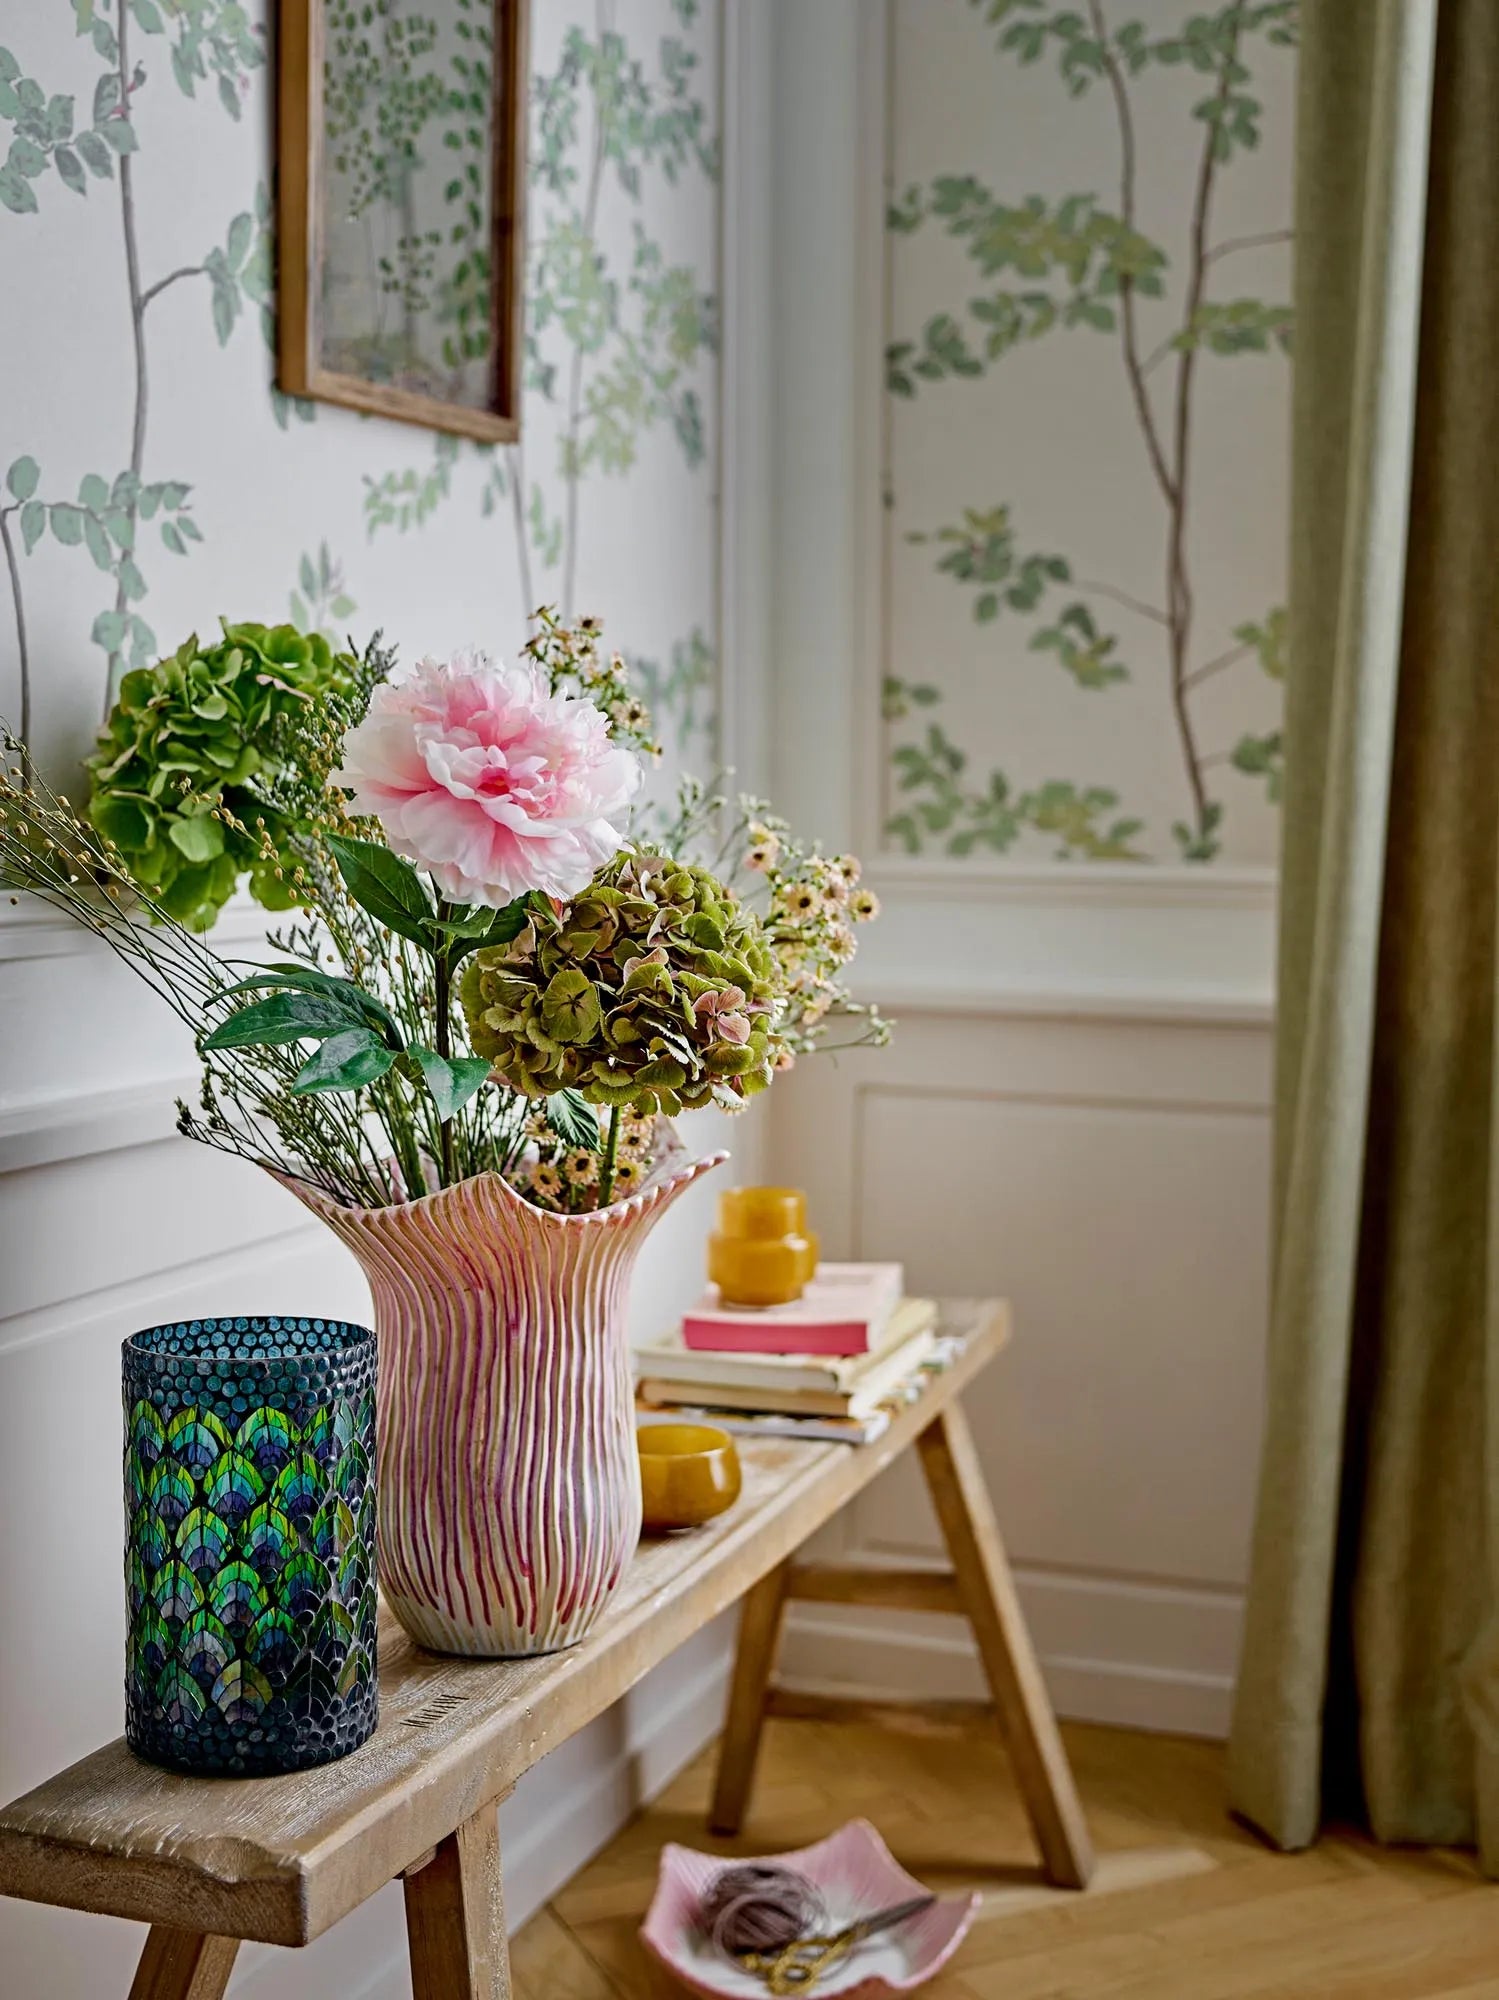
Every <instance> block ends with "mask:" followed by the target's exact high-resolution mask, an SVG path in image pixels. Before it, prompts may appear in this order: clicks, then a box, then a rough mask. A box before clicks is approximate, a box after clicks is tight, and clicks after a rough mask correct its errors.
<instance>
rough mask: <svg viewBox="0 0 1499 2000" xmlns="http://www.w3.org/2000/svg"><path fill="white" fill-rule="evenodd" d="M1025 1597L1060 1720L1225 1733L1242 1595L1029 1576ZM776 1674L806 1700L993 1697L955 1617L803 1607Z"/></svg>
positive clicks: (795, 1612)
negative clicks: (817, 1697) (810, 1695)
mask: <svg viewBox="0 0 1499 2000" xmlns="http://www.w3.org/2000/svg"><path fill="white" fill-rule="evenodd" d="M1017 1581H1018V1584H1019V1589H1020V1595H1021V1600H1022V1603H1023V1606H1024V1608H1025V1613H1026V1617H1027V1619H1028V1621H1029V1624H1030V1629H1031V1634H1032V1637H1033V1639H1034V1641H1035V1644H1036V1649H1037V1652H1038V1654H1039V1656H1040V1660H1041V1666H1042V1670H1043V1672H1044V1673H1045V1676H1046V1684H1047V1687H1048V1688H1049V1689H1050V1691H1051V1698H1052V1702H1053V1704H1054V1705H1055V1707H1056V1710H1057V1713H1058V1714H1059V1715H1062V1716H1065V1717H1068V1718H1070V1719H1072V1720H1074V1721H1080V1722H1102V1723H1112V1724H1114V1725H1116V1726H1118V1727H1121V1728H1127V1729H1150V1730H1157V1731H1160V1732H1162V1733H1164V1734H1170V1735H1178V1736H1202V1737H1209V1738H1221V1737H1224V1736H1226V1735H1227V1734H1228V1723H1229V1713H1230V1709H1231V1706H1232V1701H1233V1686H1234V1665H1235V1660H1236V1657H1237V1648H1238V1631H1239V1621H1240V1616H1241V1604H1240V1597H1239V1593H1238V1592H1236V1591H1231V1590H1217V1589H1207V1588H1203V1587H1201V1586H1187V1585H1181V1586H1178V1585H1174V1584H1169V1583H1162V1582H1156V1581H1142V1580H1137V1579H1131V1578H1107V1577H1100V1576H1087V1577H1076V1576H1069V1575H1067V1574H1065V1573H1057V1572H1048V1571H1044V1570H1032V1569H1022V1570H1020V1571H1019V1572H1018V1576H1017ZM780 1678H781V1679H782V1680H783V1681H785V1682H786V1683H787V1684H788V1685H789V1686H792V1687H796V1688H799V1689H801V1690H803V1691H805V1692H808V1693H820V1694H837V1693H844V1694H858V1695H860V1696H863V1697H864V1698H866V1699H871V1700H899V1699H902V1698H906V1699H909V1698H911V1697H919V1698H924V1699H935V1700H974V1699H980V1698H982V1697H983V1696H984V1695H985V1693H986V1688H985V1683H984V1678H983V1672H982V1669H981V1668H980V1665H979V1661H978V1655H977V1653H976V1651H975V1649H974V1645H973V1638H972V1634H971V1633H970V1632H969V1629H968V1627H967V1625H966V1624H965V1623H964V1622H963V1621H962V1620H961V1619H959V1618H946V1617H917V1616H907V1615H903V1614H900V1613H893V1612H874V1611H868V1610H854V1609H836V1608H833V1607H829V1606H825V1605H817V1606H812V1605H804V1604H796V1605H793V1606H792V1607H791V1610H790V1613H789V1615H788V1618H787V1627H786V1638H785V1642H784V1644H783V1647H782V1651H781V1663H780Z"/></svg>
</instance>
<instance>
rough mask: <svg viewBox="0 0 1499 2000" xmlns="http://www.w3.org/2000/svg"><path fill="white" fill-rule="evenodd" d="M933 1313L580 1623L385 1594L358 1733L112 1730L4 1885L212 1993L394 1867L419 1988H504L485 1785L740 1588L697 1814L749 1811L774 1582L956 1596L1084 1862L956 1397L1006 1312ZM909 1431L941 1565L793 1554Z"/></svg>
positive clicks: (1067, 1854) (454, 1996) (8, 1853)
mask: <svg viewBox="0 0 1499 2000" xmlns="http://www.w3.org/2000/svg"><path fill="white" fill-rule="evenodd" d="M944 1331H948V1332H954V1333H959V1334H962V1335H964V1336H965V1337H966V1338H965V1345H964V1347H963V1350H962V1353H961V1355H960V1356H959V1358H958V1359H957V1360H956V1361H955V1362H954V1363H953V1364H952V1366H951V1367H950V1368H949V1369H948V1370H947V1371H946V1372H945V1373H944V1374H942V1375H939V1376H938V1377H936V1378H935V1380H933V1381H932V1383H931V1384H930V1386H929V1387H928V1388H927V1389H926V1391H925V1393H924V1394H923V1395H922V1397H921V1398H920V1399H919V1401H917V1402H915V1403H913V1404H912V1405H910V1406H909V1407H908V1408H907V1409H905V1410H904V1411H902V1412H901V1414H900V1415H899V1416H897V1417H896V1419H895V1420H894V1422H893V1423H892V1425H891V1427H890V1429H889V1430H888V1431H887V1432H886V1433H885V1435H884V1436H883V1437H882V1438H881V1439H879V1440H878V1442H876V1443H874V1444H872V1445H866V1446H863V1447H860V1448H851V1447H849V1446H847V1445H841V1444H804V1443H794V1442H782V1441H780V1440H777V1439H766V1440H758V1439H757V1440H755V1441H753V1442H751V1441H748V1440H746V1441H744V1442H743V1443H742V1455H743V1460H744V1492H743V1495H742V1497H741V1499H740V1500H739V1502H738V1504H737V1505H736V1506H734V1507H733V1508H731V1509H730V1511H729V1512H728V1513H727V1514H724V1515H722V1516H721V1517H720V1518H719V1519H718V1520H717V1521H715V1522H713V1523H711V1524H710V1525H709V1526H708V1527H706V1528H703V1529H700V1530H698V1531H697V1532H695V1533H694V1534H691V1535H681V1536H673V1537H668V1538H665V1539H662V1540H656V1541H646V1542H643V1543H642V1544H641V1548H640V1552H639V1554H638V1555H637V1557H636V1559H635V1561H634V1563H633V1564H632V1566H631V1569H630V1572H629V1574H628V1576H627V1577H626V1578H625V1580H624V1582H623V1583H622V1585H621V1586H620V1589H619V1591H618V1592H617V1594H616V1595H615V1598H614V1600H613V1602H612V1603H611V1605H610V1606H609V1609H608V1610H607V1612H606V1613H605V1614H604V1616H603V1618H602V1619H601V1620H600V1622H599V1624H598V1626H597V1627H596V1629H595V1630H594V1632H593V1633H592V1634H591V1635H590V1637H589V1638H588V1639H586V1640H585V1641H584V1642H583V1643H582V1644H581V1645H579V1646H576V1647H574V1648H573V1649H572V1650H571V1651H569V1652H565V1653H556V1654H553V1655H551V1656H550V1657H548V1658H545V1659H538V1660H517V1661H483V1660H459V1659H448V1658H442V1657H439V1656H437V1655H435V1654H432V1653H426V1652H423V1651H422V1650H421V1649H420V1648H418V1647H417V1646H414V1645H413V1644H412V1642H411V1640H410V1639H408V1638H407V1637H406V1635H405V1633H404V1632H402V1631H401V1629H400V1627H399V1626H398V1625H396V1624H395V1622H394V1621H393V1620H391V1619H389V1618H382V1623H381V1627H380V1726H379V1729H378V1730H377V1732H376V1734H375V1736H374V1737H373V1738H372V1739H371V1741H370V1742H369V1743H367V1744H366V1745H365V1746H364V1748H363V1749H362V1750H358V1751H356V1752H355V1753H354V1755H353V1756H351V1757H346V1758H344V1759H343V1760H342V1761H341V1762H340V1763H336V1764H327V1765H324V1766H323V1767H322V1768H320V1769H318V1770H314V1771H304V1772H299V1773H297V1774H295V1775H293V1776H289V1777H280V1778H258V1779H204V1778H187V1777H182V1776H178V1775H175V1774H173V1773H172V1772H169V1771H163V1770H158V1769H157V1768H155V1767H154V1766H153V1765H150V1764H146V1763H143V1762H141V1761H140V1760H139V1759H138V1758H136V1757H135V1756H134V1755H133V1754H132V1753H131V1751H129V1750H128V1749H127V1748H126V1747H125V1744H124V1741H123V1739H121V1740H118V1741H116V1742H114V1743H111V1744H108V1745H107V1746H106V1747H105V1748H103V1749H101V1750H96V1751H95V1752H94V1753H93V1755H92V1756H89V1757H85V1758H84V1759H83V1760H82V1761H81V1762H80V1763H77V1764H74V1765H73V1766H72V1767H71V1769H69V1770H67V1771H64V1772H62V1773H61V1774H60V1775H59V1776H58V1777H56V1778H53V1779H52V1780H51V1781H50V1782H49V1783H47V1784H44V1785H41V1786H39V1787H38V1788H37V1789H36V1790H35V1791H33V1792H28V1793H27V1794H26V1795H25V1797H23V1798H20V1799H17V1800H15V1801H14V1803H13V1804H11V1805H10V1806H8V1807H6V1808H5V1810H4V1812H3V1813H0V1892H4V1893H5V1894H7V1895H11V1896H22V1897H27V1898H29V1899H31V1900H32V1901H34V1902H41V1903H57V1904H62V1905H64V1906H65V1907H66V1908H69V1909H75V1910H91V1911H96V1912H104V1913H107V1914H109V1915H111V1916H116V1917H128V1918H133V1919H136V1920H137V1921H140V1922H143V1923H148V1924H150V1925H151V1927H152V1928H151V1932H150V1935H149V1937H148V1938H147V1941H146V1945H145V1949H144V1952H143V1953H142V1956H141V1961H140V1966H139V1969H138V1970H137V1972H136V1976H135V1983H134V1985H133V1986H132V1988H131V1996H132V2000H217V1996H219V1995H220V1994H222V1993H223V1991H224V1987H225V1985H226V1984H227V1982H228V1979H229V1974H230V1971H231V1969H232V1967H233V1964H234V1958H235V1954H236V1952H237V1950H238V1948H239V1941H240V1940H241V1939H242V1938H262V1939H265V1940H268V1941H269V1942H270V1943H272V1944H282V1945H304V1944H308V1943H310V1942H311V1940H312V1939H313V1938H315V1937H318V1936H319V1935H320V1934H321V1933H322V1932H323V1931H325V1930H327V1929H328V1927H329V1926H330V1925H331V1924H335V1923H337V1922H338V1920H339V1918H340V1917H344V1916H347V1915H348V1913H349V1912H350V1911H351V1910H355V1909H357V1908H358V1907H359V1905H360V1904H361V1903H363V1902H364V1901H365V1899H366V1898H367V1897H369V1896H372V1895H373V1894H374V1893H375V1891H376V1890H377V1889H379V1888H381V1887H383V1886H384V1884H385V1883H387V1882H389V1881H391V1880H393V1879H394V1878H395V1877H396V1876H400V1877H402V1878H403V1882H404V1888H405V1896H406V1923H407V1931H408V1937H409V1944H410V1952H411V1973H412V1987H413V1991H414V1994H415V1996H416V2000H504V1996H506V1995H508V1993H509V1991H510V1981H509V1962H508V1948H507V1941H506V1932H505V1918H504V1905H503V1899H502V1895H501V1887H500V1853H499V1836H498V1832H497V1828H496V1821H495V1808H496V1806H497V1805H498V1804H499V1802H500V1801H501V1800H502V1799H503V1798H504V1797H505V1796H506V1795H507V1794H508V1793H509V1791H510V1790H511V1789H512V1787H513V1786H514V1785H515V1783H516V1781H517V1780H518V1779H519V1778H520V1777H521V1776H522V1775H523V1774H524V1773H525V1772H526V1771H529V1770H530V1769H531V1767H532V1766H533V1765H534V1764H536V1763H538V1762H539V1761H540V1760H541V1758H543V1757H544V1756H545V1755H546V1753H547V1752H548V1751H549V1750H552V1749H555V1748H556V1746H557V1745H558V1744H559V1743H561V1742H563V1741H565V1740H566V1739H567V1738H568V1737H569V1736H571V1735H573V1734H574V1733H575V1732H576V1731H577V1730H579V1729H581V1728H582V1727H583V1726H584V1725H585V1724H586V1723H588V1722H590V1721H591V1720H592V1719H593V1718H594V1717H595V1716H596V1715H600V1714H602V1713H603V1711H604V1710H605V1709H607V1708H608V1707H610V1705H611V1704H612V1703H614V1702H616V1701H618V1700H619V1698H620V1696H621V1695H623V1694H624V1693H625V1691H626V1690H627V1689H628V1688H630V1687H632V1686H633V1685H634V1684H635V1682H636V1681H638V1680H639V1679H640V1678H641V1676H642V1675H643V1674H646V1673H648V1672H649V1671H650V1669H651V1668H652V1667H654V1666H656V1665H657V1664H658V1663H659V1662H660V1661H662V1660H664V1659H665V1658H666V1657H667V1656H668V1655H669V1654H670V1653H671V1652H672V1651H673V1650H674V1649H675V1648H676V1647H677V1646H679V1645H681V1644H682V1642H683V1641H684V1640H685V1639H688V1638H690V1637H691V1636H692V1634H693V1633H694V1632H697V1631H699V1630H700V1629H701V1628H702V1627H703V1626H704V1625H706V1624H707V1623H708V1621H709V1620H710V1619H712V1618H714V1617H716V1616H717V1615H718V1613H719V1612H721V1611H723V1610H725V1609H726V1608H727V1607H728V1606H729V1605H731V1604H733V1603H734V1602H736V1600H737V1599H739V1598H741V1597H743V1598H744V1599H745V1604H744V1612H743V1617H742V1621H741V1627H740V1636H739V1649H738V1655H737V1659H736V1663H735V1668H734V1677H733V1686H732V1690H731V1694H730V1698H729V1711H728V1722H727V1726H726V1729H725V1733H724V1738H723V1745H722V1750H721V1753H720V1762H719V1770H718V1780H717V1788H716V1793H715V1797H714V1802H713V1812H712V1824H713V1826H714V1828H715V1829H716V1830H718V1831H720V1832H725V1833H733V1832H736V1831H737V1830H738V1828H739V1825H740V1822H741V1819H742V1817H743V1814H744V1809H745V1803H746V1800H747V1798H748V1795H749V1790H750V1784H751V1780H752V1778H753V1775H754V1766H755V1754H756V1750H757V1747H758V1743H759V1737H760V1729H761V1723H762V1719H763V1717H764V1715H765V1714H766V1712H767V1711H769V1712H772V1713H774V1712H775V1710H776V1707H777V1705H778V1704H777V1691H776V1690H774V1689H773V1688H772V1687H771V1671H772V1667H773V1664H774V1658H775V1651H776V1644H777V1640H778V1637H779V1633H780V1627H781V1619H782V1613H783V1611H784V1607H785V1605H786V1603H787V1602H788V1600H790V1599H793V1598H803V1599H805V1598H809V1597H810V1598H815V1599H818V1600H820V1601H823V1602H827V1601H830V1600H831V1601H835V1602H838V1603H876V1604H883V1605H898V1606H900V1607H901V1608H902V1609H915V1610H928V1611H930V1610H940V1611H962V1612H964V1613H966V1615H967V1617H968V1618H969V1619H970V1621H971V1622H972V1625H973V1629H974V1633H975V1636H976V1638H977V1641H978V1647H979V1651H980V1653H981V1655H982V1658H983V1662H984V1666H985V1669H986V1671H987V1674H988V1678H989V1684H990V1687H991V1689H992V1691H993V1696H994V1704H995V1707H996V1709H997V1712H998V1720H999V1723H1000V1726H1001V1728H1002V1729H1003V1732H1004V1735H1005V1739H1006V1741H1007V1743H1008V1745H1009V1749H1010V1754H1011V1757H1012V1759H1013V1762H1014V1767H1015V1773H1016V1777H1017V1779H1018V1781H1019V1784H1020V1787H1021V1790H1022V1792H1023V1794H1024V1797H1025V1801H1026V1805H1027V1807H1028V1809H1029V1812H1030V1817H1031V1821H1032V1824H1033V1826H1034V1828H1035V1833H1036V1839H1037V1842H1038V1844H1039V1846H1040V1849H1041V1855H1042V1859H1043V1863H1044V1866H1045V1869H1046V1873H1047V1874H1048V1876H1049V1877H1050V1879H1051V1880H1052V1881H1053V1882H1055V1883H1058V1884H1061V1885H1065V1886H1069V1887H1073V1888H1082V1887H1084V1886H1085V1885H1086V1883H1087V1881H1088V1877H1089V1874H1090V1872H1091V1869H1092V1855H1091V1851H1090V1847H1089V1842H1088V1834H1087V1828H1086V1825H1085V1823H1084V1820H1083V1815H1082V1810H1081V1807H1080V1806H1079V1803H1078V1799H1077V1795H1076V1792H1075V1790H1074V1787H1073V1783H1072V1777H1071V1773H1070V1771H1069V1770H1068V1766H1067V1761H1066V1757H1065V1755H1064V1753H1063V1750H1062V1745H1061V1741H1060V1739H1059V1737H1058V1735H1057V1730H1056V1724H1055V1721H1054V1719H1053V1717H1052V1712H1051V1708H1050V1705H1049V1703H1048V1701H1047V1697H1046V1692H1045V1689H1044V1687H1043V1686H1042V1682H1041V1676H1040V1672H1039V1669H1038V1667H1037V1664H1036V1660H1035V1656H1034V1653H1033V1652H1032V1649H1031V1646H1030V1641H1029V1639H1028V1636H1027V1634H1026V1630H1025V1626H1024V1623H1023V1621H1022V1619H1021V1615H1020V1611H1019V1607H1018V1605H1017V1602H1016V1598H1015V1592H1014V1586H1013V1583H1012V1581H1011V1577H1010V1571H1009V1567H1008V1564H1007V1562H1006V1560H1005V1554H1004V1549H1003V1546H1002V1544H1001V1542H1000V1538H999V1532H998V1529H997V1528H996V1526H995V1522H994V1516H993V1512H992V1509H991V1507H990V1505H989V1500H988V1496H987V1494H986V1492H985V1489H984V1484H983V1480H982V1477H981V1475H980V1472H979V1466H978V1460H977V1457H976V1455H975V1452H974V1447H973V1441H972V1438H971V1436H970V1434H969V1431H968V1427H967V1424H966V1422H965V1420H964V1417H963V1413H962V1409H961V1406H960V1404H959V1400H958V1399H959V1397H960V1395H961V1393H962V1391H963V1389H964V1388H965V1387H966V1386H967V1384H968V1383H969V1382H971V1381H972V1380H973V1378H974V1376H975V1375H977V1374H978V1372H979V1370H980V1369H982V1368H984V1367H986V1366H987V1365H988V1364H989V1363H990V1362H991V1361H992V1360H993V1359H994V1358H995V1356H996V1355H997V1354H998V1353H999V1352H1000V1350H1001V1348H1002V1347H1003V1346H1004V1344H1005V1341H1006V1339H1007V1337H1008V1332H1009V1321H1008V1314H1007V1311H1006V1309H1005V1307H1004V1306H1002V1305H999V1304H997V1303H994V1302H982V1303H953V1304H950V1305H948V1306H946V1307H945V1308H944ZM913 1445H914V1446H915V1447H916V1449H917V1451H918V1453H919V1455H920V1459H921V1463H922V1466H923V1468H924V1470H925V1473H926V1477H927V1481H928V1484H929V1486H930V1489H931V1493H932V1498H933V1500H934V1502H935V1503H936V1508H937V1513H938V1517H939V1519H940V1521H941V1524H942V1529H943V1533H944V1535H945V1536H946V1539H947V1544H948V1548H949V1550H950V1552H951V1556H952V1563H953V1574H952V1575H951V1576H950V1577H949V1576H946V1575H943V1574H940V1573H933V1572H931V1571H910V1572H904V1571H898V1570H889V1569H880V1570H873V1569H864V1570H860V1569H856V1568H852V1567H834V1566H830V1565H816V1564H812V1565H807V1564H800V1565H799V1564H797V1563H796V1562H795V1561H794V1560H793V1558H794V1557H795V1555H796V1552H797V1551H798V1550H799V1549H800V1548H801V1546H802V1544H803V1543H804V1542H805V1541H806V1540H807V1538H808V1536H810V1535H811V1534H813V1533H814V1532H815V1531H816V1530H817V1529H818V1528H820V1527H821V1526H822V1525H823V1523H824V1522H826V1521H827V1520H829V1519H830V1518H831V1517H832V1515H834V1514H835V1513H836V1512H837V1511H838V1509H839V1508H840V1507H842V1506H843V1505H844V1504H845V1502H847V1501H848V1500H850V1499H851V1498H852V1497H853V1496H854V1495H855V1494H856V1493H858V1492H859V1491H860V1490H861V1489H862V1488H863V1487H865V1486H867V1485H868V1484H869V1482H870V1481H871V1480H872V1479H874V1478H875V1477H876V1476H877V1475H878V1474H879V1473H880V1472H881V1471H883V1470H884V1468H885V1467H886V1466H887V1465H889V1464H890V1463H891V1462H892V1460H894V1459H895V1458H897V1457H899V1455H900V1454H901V1453H902V1452H903V1451H906V1450H907V1449H908V1448H909V1447H911V1446H913ZM781 1702H782V1704H787V1703H788V1698H787V1697H781ZM789 1705H794V1701H793V1702H790V1704H789ZM818 1712H819V1713H829V1712H832V1709H831V1705H830V1704H828V1703H826V1702H823V1703H821V1704H820V1705H819V1711H818Z"/></svg>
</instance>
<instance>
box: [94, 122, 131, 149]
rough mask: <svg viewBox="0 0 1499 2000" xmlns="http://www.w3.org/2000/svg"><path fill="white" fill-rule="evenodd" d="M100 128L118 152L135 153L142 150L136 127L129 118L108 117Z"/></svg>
mask: <svg viewBox="0 0 1499 2000" xmlns="http://www.w3.org/2000/svg"><path fill="white" fill-rule="evenodd" d="M99 130H100V131H101V132H102V133H103V134H104V137H105V139H106V140H107V141H108V142H109V144H110V145H111V146H113V147H114V149H115V151H116V152H117V153H134V152H138V151H139V150H140V142H139V140H138V139H137V138H136V136H135V127H134V126H133V125H132V124H131V122H130V120H129V119H128V118H106V119H105V121H104V123H103V124H102V125H101V126H100V127H99Z"/></svg>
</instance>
